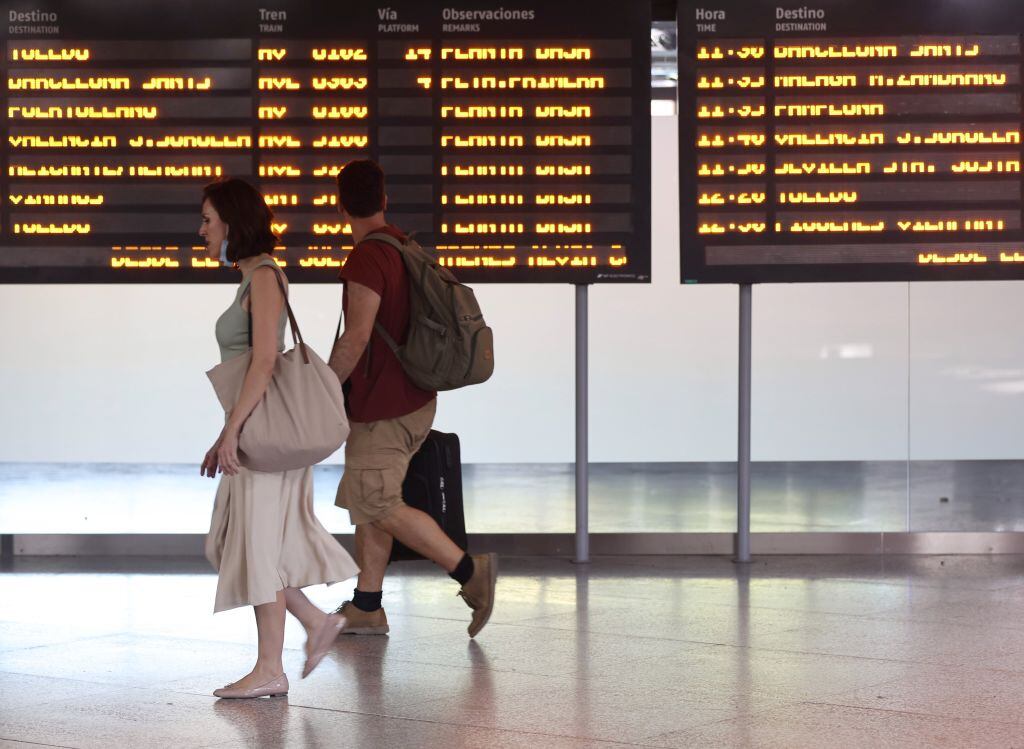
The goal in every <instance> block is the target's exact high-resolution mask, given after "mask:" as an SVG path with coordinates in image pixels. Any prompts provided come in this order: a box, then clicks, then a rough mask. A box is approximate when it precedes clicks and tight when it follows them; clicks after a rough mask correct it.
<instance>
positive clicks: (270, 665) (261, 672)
mask: <svg viewBox="0 0 1024 749" xmlns="http://www.w3.org/2000/svg"><path fill="white" fill-rule="evenodd" d="M252 673H253V676H262V677H266V678H267V679H273V678H274V677H275V676H280V675H281V674H283V673H284V664H283V663H282V662H281V661H276V662H269V661H257V662H256V665H255V666H254V667H253V669H252Z"/></svg>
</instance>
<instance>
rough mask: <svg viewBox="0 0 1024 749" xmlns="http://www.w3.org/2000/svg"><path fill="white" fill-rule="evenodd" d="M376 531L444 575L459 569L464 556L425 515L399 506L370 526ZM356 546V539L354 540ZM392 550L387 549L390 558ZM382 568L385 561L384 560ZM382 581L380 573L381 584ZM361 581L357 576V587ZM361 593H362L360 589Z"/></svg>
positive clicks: (382, 576) (360, 577)
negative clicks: (423, 557) (426, 560)
mask: <svg viewBox="0 0 1024 749" xmlns="http://www.w3.org/2000/svg"><path fill="white" fill-rule="evenodd" d="M373 525H374V526H375V528H376V530H378V531H382V532H383V533H384V534H385V535H388V536H391V537H392V538H397V539H398V540H399V541H401V542H402V543H403V544H405V545H406V546H408V547H409V548H410V549H412V550H413V551H415V552H416V553H417V554H421V555H423V556H425V557H426V558H427V559H429V560H430V561H431V562H433V563H434V564H436V565H437V566H438V567H441V568H442V569H443V570H444V571H445V572H448V573H451V572H453V571H454V570H455V568H456V567H458V566H459V562H460V561H461V560H462V556H463V554H465V552H464V551H463V550H462V549H460V548H459V547H458V546H456V545H455V542H454V541H452V540H451V539H450V538H448V536H446V535H445V532H444V531H443V530H441V526H439V525H438V524H437V523H436V522H434V519H433V518H432V517H430V515H428V514H427V513H425V512H421V511H420V510H417V509H415V508H413V507H409V506H408V505H399V506H398V507H397V508H396V509H395V510H393V511H392V512H391V513H389V514H388V515H387V516H385V517H383V518H381V519H380V520H376V521H374V522H373ZM356 542H357V543H358V537H357V538H356ZM390 553H391V549H390V547H389V548H388V554H389V555H390ZM384 563H385V566H386V565H387V559H386V558H385V560H384ZM383 579H384V573H383V570H382V571H381V580H383ZM362 580H363V577H362V575H360V576H359V582H360V586H361V585H362ZM360 589H362V588H361V587H360Z"/></svg>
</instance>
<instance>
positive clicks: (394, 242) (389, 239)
mask: <svg viewBox="0 0 1024 749" xmlns="http://www.w3.org/2000/svg"><path fill="white" fill-rule="evenodd" d="M371 240H373V241H375V242H383V243H384V244H389V245H391V246H392V247H394V248H395V249H396V250H398V251H399V252H401V251H402V250H404V249H405V245H404V244H402V240H400V239H398V238H397V237H393V236H391V235H390V234H385V233H384V232H382V231H378V232H374V233H373V234H367V235H366V236H365V237H363V242H368V241H371ZM360 244H362V242H360Z"/></svg>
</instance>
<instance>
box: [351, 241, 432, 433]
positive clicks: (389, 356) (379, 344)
mask: <svg viewBox="0 0 1024 749" xmlns="http://www.w3.org/2000/svg"><path fill="white" fill-rule="evenodd" d="M375 232H382V233H387V234H390V235H392V236H393V237H395V238H397V239H400V240H402V241H405V235H404V234H403V233H402V232H401V231H399V230H398V229H396V228H395V227H393V226H391V225H387V226H382V227H380V228H379V229H374V231H372V232H370V234H373V233H375ZM338 277H339V278H340V279H341V281H342V283H345V284H346V286H345V292H344V294H343V295H342V309H344V310H345V314H346V315H347V314H348V285H347V282H348V281H352V282H353V283H357V284H361V285H362V286H365V287H366V288H368V289H372V290H373V291H375V292H377V294H379V295H380V309H378V310H377V322H379V323H380V324H381V326H382V327H383V328H384V330H386V331H387V332H388V335H390V336H391V338H392V339H394V341H395V342H396V343H398V344H399V345H401V344H403V343H405V338H406V334H407V333H408V328H409V276H408V273H407V272H406V270H405V263H403V262H402V256H401V255H400V254H399V252H398V250H396V249H395V248H394V247H392V246H391V245H389V244H385V243H384V242H379V241H370V242H366V241H364V242H360V243H359V245H358V246H357V247H356V248H355V249H354V250H352V252H350V253H349V256H348V260H346V261H345V266H344V267H343V268H342V269H341V273H340V274H339V276H338ZM346 389H347V391H348V397H347V398H346V403H347V405H348V415H349V418H350V419H351V420H352V421H360V422H367V421H378V420H379V419H394V418H397V417H399V416H405V415H407V414H411V413H412V412H414V411H418V410H419V409H421V408H423V406H425V405H427V403H429V402H430V401H431V400H433V399H434V398H436V397H437V393H436V392H430V391H428V390H421V389H420V388H418V387H416V385H414V384H413V382H412V380H410V379H409V376H408V375H407V374H406V373H405V370H404V369H402V364H401V362H399V361H398V357H396V356H395V355H394V353H393V352H392V351H391V347H390V346H388V344H387V341H385V340H384V339H383V338H381V336H380V334H379V333H377V331H376V330H374V331H373V333H371V335H370V343H369V344H368V345H367V347H366V350H365V351H364V352H363V355H362V356H361V357H360V359H359V362H358V363H357V364H356V368H355V369H354V370H352V375H351V376H350V377H349V380H348V387H347V388H346Z"/></svg>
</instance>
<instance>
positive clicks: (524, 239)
mask: <svg viewBox="0 0 1024 749" xmlns="http://www.w3.org/2000/svg"><path fill="white" fill-rule="evenodd" d="M0 8H2V11H0V12H2V13H3V15H4V18H5V20H6V21H7V23H5V24H4V25H3V26H0V48H2V57H3V60H4V62H3V65H2V68H0V72H2V75H3V78H4V81H5V84H6V85H5V89H4V91H3V101H2V103H0V104H2V106H0V111H2V118H0V137H2V138H3V140H4V142H5V144H6V148H5V149H4V150H3V152H2V155H0V197H2V201H3V203H2V208H0V283H15V282H78V283H88V282H101V283H153V282H156V283H161V282H206V281H236V280H237V273H233V272H231V271H230V270H227V269H223V268H220V267H218V263H217V262H216V261H211V260H208V259H207V258H206V257H205V252H204V248H203V247H202V244H201V241H200V240H199V238H198V236H197V234H196V232H197V230H198V228H199V201H200V197H201V188H202V186H203V185H204V184H206V183H207V182H209V181H211V180H213V179H216V178H218V177H223V176H238V177H243V178H246V179H249V180H251V181H252V182H253V183H254V184H256V185H257V186H258V187H259V188H260V189H261V190H262V191H263V192H264V194H265V195H266V198H267V201H268V203H269V204H270V206H271V207H272V209H273V210H274V213H275V226H274V229H275V233H276V234H277V235H278V236H279V238H280V247H279V248H278V250H277V252H276V253H275V256H276V257H277V258H278V262H279V263H280V264H282V265H284V266H286V268H287V270H288V274H289V277H290V278H291V279H292V280H295V281H323V282H330V281H333V280H334V279H335V278H336V276H337V273H338V269H339V268H340V267H341V266H342V264H343V263H344V261H345V258H346V256H347V253H348V252H349V251H350V250H351V242H352V240H351V232H350V229H349V227H348V226H345V225H344V223H343V222H342V220H341V217H340V215H339V214H338V212H337V196H336V189H335V178H336V176H337V173H338V169H339V168H340V167H341V166H342V165H343V164H345V163H346V162H347V161H350V160H352V159H357V158H373V159H375V160H377V161H378V162H379V163H380V164H381V166H382V167H383V169H384V171H385V173H386V175H387V178H388V199H389V204H388V209H389V210H388V218H389V219H390V220H391V221H392V222H393V223H395V224H396V225H398V226H399V227H401V228H403V229H405V230H406V231H409V232H414V233H415V236H416V238H417V239H418V241H420V243H421V244H424V245H429V246H433V247H436V248H437V249H438V252H439V253H440V257H441V261H442V263H443V264H445V265H447V266H449V267H451V268H452V269H453V270H454V271H455V273H456V275H457V276H458V277H459V278H460V279H461V280H466V281H471V282H472V281H494V282H570V283H593V282H602V281H633V282H646V281H649V280H650V265H651V263H650V84H649V75H650V70H649V69H650V47H649V34H650V9H649V6H648V5H647V4H644V3H621V2H608V1H605V2H593V1H591V0H567V1H564V2H557V3H553V2H539V0H532V2H527V3H506V4H502V3H496V2H486V1H483V2H472V3H467V2H464V1H463V0H460V1H458V2H455V1H453V2H442V3H438V2H429V1H426V0H401V1H399V2H391V3H383V2H381V3H376V2H365V1H364V0H343V1H341V2H312V1H311V0H306V1H304V2H303V1H298V0H275V1H274V2H253V1H251V0H211V1H209V2H203V3H194V2H177V3H168V2H153V0H134V1H133V2H130V3H129V2H101V1H97V0H66V1H64V2H61V1H60V0H56V1H54V2H42V3H31V2H29V3H6V4H0Z"/></svg>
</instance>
